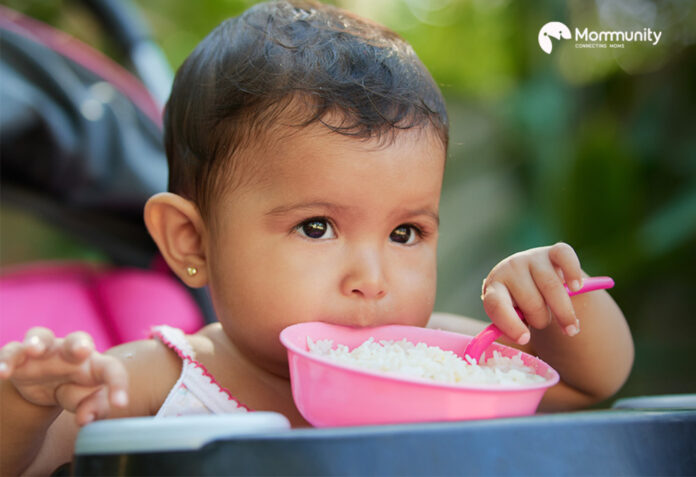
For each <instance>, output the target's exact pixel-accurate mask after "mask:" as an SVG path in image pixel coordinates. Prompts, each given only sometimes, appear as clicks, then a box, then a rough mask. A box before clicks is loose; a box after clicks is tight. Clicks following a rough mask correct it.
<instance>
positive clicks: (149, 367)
mask: <svg viewBox="0 0 696 477" xmlns="http://www.w3.org/2000/svg"><path fill="white" fill-rule="evenodd" d="M106 354H109V355H111V356H114V357H116V358H117V359H118V360H119V361H121V363H122V364H123V365H124V367H125V368H126V371H127V372H128V377H129V378H128V381H129V385H128V388H129V390H128V394H129V398H130V399H129V401H130V403H131V405H130V406H129V408H130V409H129V410H128V414H130V415H134V416H146V415H153V414H154V413H156V412H157V410H158V409H159V408H160V407H161V405H162V403H163V402H164V400H165V399H166V397H167V394H169V391H170V389H171V388H172V386H174V384H175V383H176V381H177V379H179V375H180V374H181V359H180V358H179V356H177V354H176V353H175V352H174V351H173V350H171V349H169V348H168V347H167V345H166V344H164V343H163V342H161V341H160V340H157V339H147V340H139V341H131V342H129V343H124V344H122V345H118V346H115V347H113V348H111V349H110V350H109V351H107V352H106Z"/></svg>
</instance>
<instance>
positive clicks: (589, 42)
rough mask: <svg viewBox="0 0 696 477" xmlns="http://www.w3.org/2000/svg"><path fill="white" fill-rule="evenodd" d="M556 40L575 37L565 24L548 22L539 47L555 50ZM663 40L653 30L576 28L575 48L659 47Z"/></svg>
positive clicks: (541, 33)
mask: <svg viewBox="0 0 696 477" xmlns="http://www.w3.org/2000/svg"><path fill="white" fill-rule="evenodd" d="M551 38H555V39H556V40H571V39H573V35H572V34H571V32H570V28H568V27H567V26H566V25H565V24H564V23H561V22H548V23H547V24H546V25H544V26H543V27H541V30H539V46H540V47H541V49H542V50H543V51H544V52H545V53H546V54H550V53H551V50H553V42H552V41H551ZM661 38H662V32H661V31H656V30H653V29H652V28H642V29H639V30H635V31H614V30H612V31H592V30H590V29H589V28H587V27H585V28H584V29H580V28H575V35H574V39H575V48H624V46H625V43H648V44H650V45H651V46H657V44H658V43H659V42H660V39H661Z"/></svg>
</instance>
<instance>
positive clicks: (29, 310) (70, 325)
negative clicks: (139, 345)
mask: <svg viewBox="0 0 696 477" xmlns="http://www.w3.org/2000/svg"><path fill="white" fill-rule="evenodd" d="M160 324H167V325H170V326H174V327H177V328H181V329H182V330H183V331H184V332H186V333H192V332H195V331H196V330H198V329H199V328H201V327H202V326H203V325H204V319H203V315H202V313H201V311H200V309H199V308H198V306H197V304H196V302H195V301H194V300H193V298H192V297H191V295H190V294H189V293H188V292H187V291H186V289H185V288H184V286H183V285H181V284H180V283H179V282H177V281H176V279H175V278H174V277H172V276H171V275H169V274H168V273H164V272H160V271H154V270H143V269H139V268H112V267H106V266H98V265H91V264H85V263H79V262H44V263H36V264H31V265H21V266H15V267H10V268H8V269H7V270H3V271H2V272H1V273H0V346H2V345H4V344H6V343H7V342H9V341H14V340H17V341H21V340H22V339H23V337H24V335H25V333H26V332H27V330H28V329H29V328H31V327H33V326H44V327H46V328H49V329H51V330H52V331H53V332H54V333H55V335H56V336H58V337H63V336H65V335H67V334H68V333H70V332H73V331H78V330H79V331H85V332H87V333H89V334H90V335H91V336H92V338H93V339H94V343H95V346H96V348H97V350H99V351H105V350H107V349H109V348H111V347H112V346H115V345H118V344H121V343H125V342H127V341H134V340H139V339H146V338H148V336H149V330H150V328H151V327H152V326H154V325H160Z"/></svg>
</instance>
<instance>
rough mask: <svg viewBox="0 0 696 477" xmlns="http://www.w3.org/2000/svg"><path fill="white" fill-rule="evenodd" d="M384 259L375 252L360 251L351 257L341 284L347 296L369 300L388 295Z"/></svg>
mask: <svg viewBox="0 0 696 477" xmlns="http://www.w3.org/2000/svg"><path fill="white" fill-rule="evenodd" d="M384 272H385V270H384V266H383V264H382V257H381V256H380V254H379V253H378V252H377V251H374V250H366V249H363V250H360V251H359V253H355V254H353V255H352V256H351V258H350V262H349V265H348V268H347V272H346V274H345V276H344V277H343V280H342V282H341V291H342V293H343V294H344V295H345V296H352V297H359V298H364V299H369V300H374V299H379V298H382V297H383V296H385V295H386V293H387V289H386V279H385V274H384Z"/></svg>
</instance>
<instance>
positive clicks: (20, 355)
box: [0, 341, 26, 379]
mask: <svg viewBox="0 0 696 477" xmlns="http://www.w3.org/2000/svg"><path fill="white" fill-rule="evenodd" d="M25 359H26V346H24V345H23V344H22V343H20V342H18V341H12V342H10V343H7V344H6V345H5V346H3V347H2V348H0V379H7V378H9V377H10V376H12V373H13V371H14V370H15V368H16V367H17V366H20V365H21V364H22V363H23V362H24V360H25Z"/></svg>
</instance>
